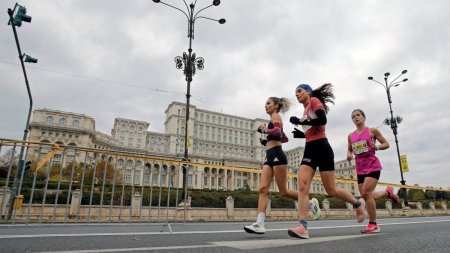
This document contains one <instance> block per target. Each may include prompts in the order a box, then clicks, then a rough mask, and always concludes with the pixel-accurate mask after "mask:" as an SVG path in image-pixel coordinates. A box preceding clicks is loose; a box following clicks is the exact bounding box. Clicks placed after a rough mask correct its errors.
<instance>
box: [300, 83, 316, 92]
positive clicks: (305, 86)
mask: <svg viewBox="0 0 450 253" xmlns="http://www.w3.org/2000/svg"><path fill="white" fill-rule="evenodd" d="M297 89H302V90H305V91H306V92H308V93H309V94H312V92H313V90H312V88H311V86H309V85H307V84H306V83H302V84H300V85H298V86H297Z"/></svg>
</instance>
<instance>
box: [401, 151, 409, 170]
mask: <svg viewBox="0 0 450 253" xmlns="http://www.w3.org/2000/svg"><path fill="white" fill-rule="evenodd" d="M400 164H401V165H402V171H403V173H405V172H408V171H409V168H408V159H407V157H406V155H401V156H400Z"/></svg>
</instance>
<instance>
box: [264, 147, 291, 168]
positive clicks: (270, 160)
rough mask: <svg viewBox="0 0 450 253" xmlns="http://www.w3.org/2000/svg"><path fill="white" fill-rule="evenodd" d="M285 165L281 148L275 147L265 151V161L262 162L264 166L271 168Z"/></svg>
mask: <svg viewBox="0 0 450 253" xmlns="http://www.w3.org/2000/svg"><path fill="white" fill-rule="evenodd" d="M287 164H288V161H287V157H286V154H284V152H283V149H282V148H281V146H276V147H273V148H271V149H268V150H266V160H265V161H264V165H269V166H270V167H272V168H273V166H277V165H287Z"/></svg>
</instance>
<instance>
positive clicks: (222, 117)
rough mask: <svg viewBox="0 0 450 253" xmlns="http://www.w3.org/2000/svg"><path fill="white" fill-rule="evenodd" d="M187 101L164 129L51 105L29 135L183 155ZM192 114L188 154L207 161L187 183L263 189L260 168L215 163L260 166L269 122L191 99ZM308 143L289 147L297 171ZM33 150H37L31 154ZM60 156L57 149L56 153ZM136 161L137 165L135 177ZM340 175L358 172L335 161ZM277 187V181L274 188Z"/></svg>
mask: <svg viewBox="0 0 450 253" xmlns="http://www.w3.org/2000/svg"><path fill="white" fill-rule="evenodd" d="M185 108H186V104H184V103H180V102H172V103H171V104H169V105H168V107H167V109H166V110H165V114H166V119H165V122H164V125H165V130H164V133H157V132H151V131H148V128H149V126H150V123H149V122H145V121H139V120H133V119H124V118H116V119H115V120H114V126H113V128H112V130H111V135H107V134H104V133H101V132H99V131H96V130H95V120H94V119H93V118H92V117H89V116H87V115H84V114H78V113H72V112H64V111H59V110H51V109H37V110H35V111H34V114H33V119H32V122H31V123H30V135H29V141H36V142H44V143H52V144H53V143H56V144H59V145H64V146H77V147H86V148H94V149H101V150H114V151H121V152H130V153H138V154H145V155H150V156H162V157H166V158H170V159H181V158H183V156H184V134H185V118H186V111H185ZM189 111H190V115H189V116H190V118H189V139H190V140H189V142H190V144H191V146H190V147H189V158H190V160H191V161H192V162H197V163H202V164H205V166H202V167H200V166H195V167H194V168H193V169H192V170H189V172H188V175H187V177H188V185H189V187H190V188H192V189H217V190H219V189H223V190H234V189H239V188H242V187H244V186H248V187H250V189H251V190H258V186H259V176H260V174H259V173H257V172H255V173H250V172H240V171H232V170H227V169H223V168H216V167H215V166H228V167H234V166H236V167H243V168H249V169H255V170H258V169H260V168H261V166H262V163H263V161H264V158H265V147H264V146H262V145H261V144H260V142H259V137H260V134H259V133H257V132H256V131H255V129H256V128H257V126H258V125H260V124H267V123H268V121H267V120H264V119H258V118H257V119H250V118H244V117H240V116H234V115H229V114H224V113H219V112H213V111H208V110H204V109H201V108H197V107H196V106H194V105H191V107H190V109H189ZM303 150H304V148H303V147H297V148H294V149H291V150H285V152H286V155H287V157H288V161H289V164H288V168H289V172H294V173H296V172H297V168H298V166H299V164H300V161H301V158H302V156H303ZM29 155H32V154H29ZM55 156H58V155H55ZM65 156H66V157H64V159H62V158H61V155H59V157H54V161H56V162H57V161H58V159H60V161H63V162H64V163H65V162H70V161H77V162H82V161H83V160H84V157H81V156H80V155H78V154H76V153H72V154H70V153H67V154H65ZM117 165H118V166H117V168H116V169H117V170H119V171H120V173H122V175H123V178H124V180H125V183H129V184H131V182H133V183H134V184H138V185H142V184H145V183H146V182H148V180H150V179H148V178H145V176H144V174H145V173H144V172H142V173H138V172H139V171H138V170H139V168H141V169H142V170H143V169H144V166H143V162H142V161H139V160H137V161H132V160H127V161H123V160H121V161H118V163H117ZM131 167H134V168H137V171H136V173H135V174H134V177H135V178H134V179H133V180H131V178H130V177H131V176H130V175H131V169H130V168H131ZM335 168H336V176H337V177H343V178H349V179H353V178H356V176H355V172H354V169H355V168H354V164H353V163H352V162H347V161H346V160H344V161H339V162H336V165H335ZM153 176H154V178H152V180H154V181H158V183H159V182H160V180H162V182H161V184H162V185H163V186H164V185H165V184H166V185H167V184H168V179H164V180H163V179H161V175H159V176H158V175H153ZM338 186H339V187H343V188H345V189H346V190H348V191H349V192H351V193H353V194H357V187H356V185H355V184H354V183H338ZM288 187H289V188H290V189H297V181H296V179H295V178H289V180H288ZM271 190H273V191H277V188H276V186H273V188H272V189H271ZM310 191H311V192H312V193H325V191H324V188H323V185H322V183H321V181H319V180H314V181H313V184H312V185H311V190H310Z"/></svg>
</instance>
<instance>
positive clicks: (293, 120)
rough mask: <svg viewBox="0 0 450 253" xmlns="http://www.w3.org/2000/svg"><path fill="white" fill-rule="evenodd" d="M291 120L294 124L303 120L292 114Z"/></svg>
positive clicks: (298, 123)
mask: <svg viewBox="0 0 450 253" xmlns="http://www.w3.org/2000/svg"><path fill="white" fill-rule="evenodd" d="M289 122H291V123H292V124H294V125H300V124H301V123H302V122H301V121H300V119H299V118H297V117H295V116H292V117H290V118H289Z"/></svg>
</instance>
